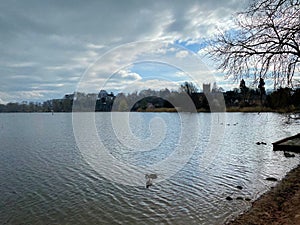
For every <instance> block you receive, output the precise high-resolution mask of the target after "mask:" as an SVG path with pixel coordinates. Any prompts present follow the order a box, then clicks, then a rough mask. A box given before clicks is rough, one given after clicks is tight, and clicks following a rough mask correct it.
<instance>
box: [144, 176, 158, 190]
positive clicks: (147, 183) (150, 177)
mask: <svg viewBox="0 0 300 225" xmlns="http://www.w3.org/2000/svg"><path fill="white" fill-rule="evenodd" d="M145 178H146V179H147V181H146V188H149V187H150V186H152V185H153V182H152V181H153V180H154V179H156V178H157V174H155V173H152V174H146V175H145Z"/></svg>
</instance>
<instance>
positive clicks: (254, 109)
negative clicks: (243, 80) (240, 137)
mask: <svg viewBox="0 0 300 225" xmlns="http://www.w3.org/2000/svg"><path fill="white" fill-rule="evenodd" d="M179 111H180V110H179ZM299 111H300V109H295V108H279V109H272V108H269V107H261V106H256V107H238V106H236V107H226V108H225V109H224V111H220V112H245V113H247V112H257V113H260V112H274V113H293V112H299ZM137 112H177V109H176V108H151V109H145V110H138V111H137ZM197 112H210V111H209V110H207V109H204V108H200V109H197Z"/></svg>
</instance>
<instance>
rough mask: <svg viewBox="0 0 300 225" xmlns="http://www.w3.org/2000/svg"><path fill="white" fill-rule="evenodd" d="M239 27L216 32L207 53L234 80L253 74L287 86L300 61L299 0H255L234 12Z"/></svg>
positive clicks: (255, 76) (275, 83)
mask: <svg viewBox="0 0 300 225" xmlns="http://www.w3.org/2000/svg"><path fill="white" fill-rule="evenodd" d="M236 25H237V27H238V28H239V29H237V30H231V31H227V32H225V33H220V34H219V35H218V36H216V37H215V39H214V40H213V41H211V43H210V46H211V48H210V49H209V54H210V55H211V57H212V58H213V59H214V60H215V61H217V62H219V69H222V70H223V71H226V73H227V75H233V76H234V78H235V79H241V78H242V77H243V76H254V78H255V79H256V80H257V77H258V76H259V77H260V78H268V77H272V78H273V79H274V85H275V86H276V85H281V84H282V83H286V84H287V85H291V81H292V78H293V75H294V73H295V71H296V70H297V69H298V70H299V62H300V48H299V45H300V0H256V1H254V3H253V4H251V5H250V6H249V7H248V8H247V9H246V10H245V11H244V12H240V13H238V14H237V18H236Z"/></svg>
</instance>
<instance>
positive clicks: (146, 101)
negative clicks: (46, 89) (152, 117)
mask: <svg viewBox="0 0 300 225" xmlns="http://www.w3.org/2000/svg"><path fill="white" fill-rule="evenodd" d="M264 85H265V84H264V80H263V79H261V80H260V82H259V84H258V86H257V88H250V87H248V86H247V85H246V83H245V81H244V80H243V79H242V80H241V82H240V86H239V88H235V89H233V90H230V91H226V92H225V91H224V90H223V89H222V88H221V87H218V86H217V84H216V83H214V84H213V85H212V88H211V89H209V90H208V91H207V92H206V93H204V92H200V91H199V89H198V88H197V86H196V85H195V84H193V83H192V82H185V83H183V84H182V85H181V86H180V88H179V89H178V90H176V91H174V90H169V89H167V88H165V89H163V90H152V89H146V90H142V91H139V92H137V91H136V92H132V93H128V94H125V93H119V94H117V95H114V93H112V92H111V93H108V92H107V91H105V90H101V91H100V92H99V93H98V94H86V93H81V92H75V93H73V94H66V95H65V96H64V97H63V98H61V99H51V100H47V101H44V102H42V103H40V102H25V101H23V102H21V103H8V104H0V112H72V111H82V112H84V111H96V112H99V111H106V112H110V111H155V110H157V109H162V111H164V110H165V111H168V109H174V110H184V111H190V110H193V109H196V110H198V111H214V110H217V111H225V110H226V109H225V108H224V109H223V108H222V107H226V108H231V107H235V108H237V109H242V108H244V107H258V106H259V107H265V108H269V109H270V110H280V109H286V110H300V89H299V88H297V89H292V88H288V87H286V88H278V89H277V90H275V91H273V92H271V93H266V91H265V87H264ZM209 88H210V85H209ZM223 99H224V101H225V105H222V104H221V101H223Z"/></svg>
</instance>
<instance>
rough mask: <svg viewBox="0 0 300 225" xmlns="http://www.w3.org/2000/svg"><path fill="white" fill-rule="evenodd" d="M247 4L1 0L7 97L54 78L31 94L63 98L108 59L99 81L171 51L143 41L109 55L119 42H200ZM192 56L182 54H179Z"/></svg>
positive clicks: (1, 61)
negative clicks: (41, 88) (146, 59)
mask: <svg viewBox="0 0 300 225" xmlns="http://www.w3.org/2000/svg"><path fill="white" fill-rule="evenodd" d="M243 6H244V1H239V0H230V1H218V0H212V1H204V0H192V1H189V2H185V1H171V0H164V1H154V2H152V1H131V0H129V1H117V0H115V1H110V0H103V1H89V2H84V1H79V0H74V1H70V0H66V1H59V0H53V1H37V0H28V1H1V2H0V32H1V36H0V52H1V55H0V74H1V79H2V81H1V84H0V90H1V91H2V92H4V93H6V97H5V99H6V100H7V101H15V100H16V99H19V98H18V96H17V95H18V94H17V93H16V92H14V91H16V90H19V91H20V92H22V91H24V92H26V93H27V92H28V93H29V92H30V91H33V90H34V89H33V88H34V87H38V86H39V85H42V84H43V83H49V84H53V85H49V86H47V89H45V92H43V93H42V94H41V95H34V96H32V97H34V98H37V97H39V96H40V97H41V99H40V100H45V99H48V98H49V97H56V98H58V97H62V96H63V95H64V94H65V93H67V92H70V91H71V92H72V91H74V90H75V89H76V86H77V82H78V79H79V77H80V76H81V75H82V74H84V73H85V71H86V70H87V69H88V68H89V67H90V66H91V65H92V64H93V63H95V61H97V59H99V58H101V57H102V60H103V61H105V64H102V65H101V66H99V68H96V67H94V71H93V72H94V73H95V74H97V79H101V78H102V79H104V78H105V77H106V76H107V74H108V75H109V74H113V73H115V72H116V71H123V70H122V68H120V67H119V65H121V64H122V65H124V63H127V64H131V63H132V61H136V60H139V59H140V58H142V57H143V54H145V52H147V50H149V51H150V52H148V53H147V54H148V55H151V54H152V58H156V59H159V55H160V54H161V55H166V54H169V53H170V52H172V49H171V48H165V47H163V46H162V47H161V48H153V46H151V44H150V45H148V44H144V45H139V49H132V48H122V51H115V54H114V55H111V57H110V58H105V57H104V58H103V55H105V54H107V52H109V51H112V50H113V49H115V48H117V47H118V46H120V45H123V44H126V43H131V42H140V41H153V40H155V41H157V40H161V41H168V42H169V43H175V42H177V41H179V42H180V41H188V42H189V43H199V42H201V40H203V38H205V37H209V36H211V35H213V34H214V33H215V32H216V30H217V28H218V27H220V26H227V28H228V27H230V26H231V22H230V21H231V20H230V19H231V14H232V13H234V12H236V11H237V10H239V9H241V8H242V7H243ZM154 49H155V51H153V50H154ZM185 54H186V53H185V52H184V51H182V52H177V57H179V58H180V59H182V57H185ZM124 71H126V70H124ZM131 72H132V71H131ZM131 72H130V71H129V70H128V71H127V75H126V76H127V78H134V79H137V78H138V75H137V74H133V73H131ZM19 75H22V76H25V77H26V79H25V78H24V77H19V78H20V80H19V82H16V80H18V79H17V78H16V76H19ZM13 77H14V78H13ZM124 78H126V77H124ZM104 80H105V79H104ZM140 81H141V80H140ZM121 83H122V81H120V85H121ZM54 84H58V85H54ZM61 84H64V85H61ZM116 85H117V84H116ZM157 85H159V84H157ZM41 87H42V86H41ZM44 87H46V86H44ZM47 91H48V92H49V94H47ZM15 94H16V96H14V95H15ZM26 96H28V97H30V95H26ZM2 99H4V98H2Z"/></svg>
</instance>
